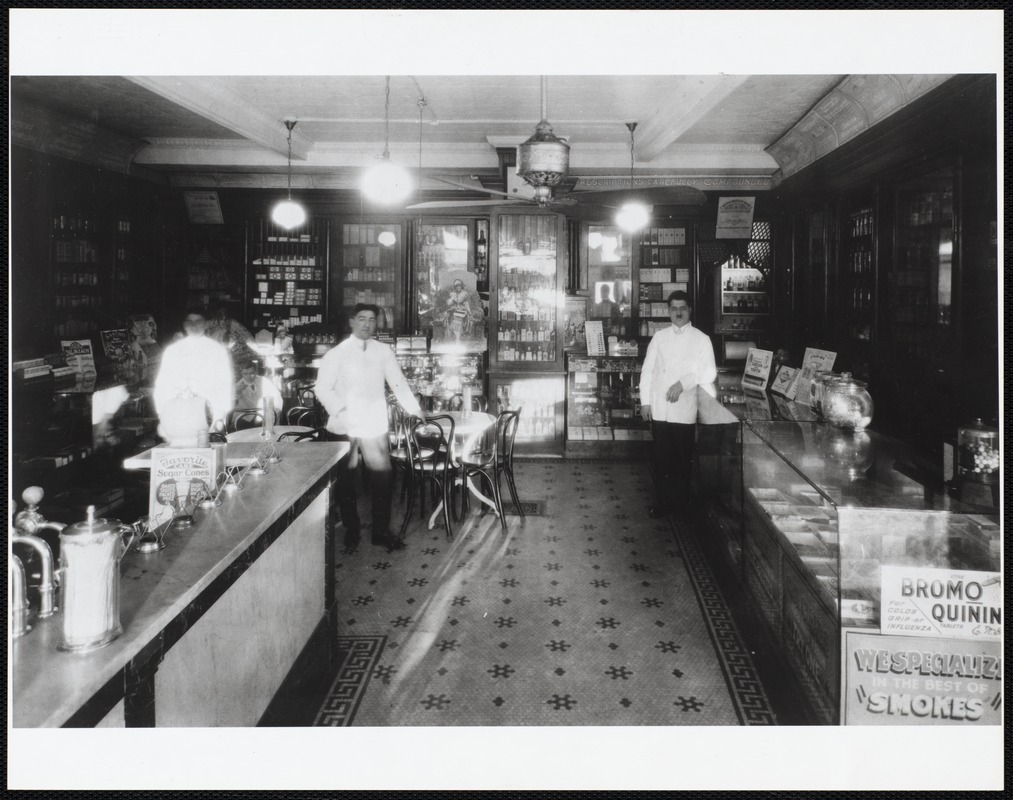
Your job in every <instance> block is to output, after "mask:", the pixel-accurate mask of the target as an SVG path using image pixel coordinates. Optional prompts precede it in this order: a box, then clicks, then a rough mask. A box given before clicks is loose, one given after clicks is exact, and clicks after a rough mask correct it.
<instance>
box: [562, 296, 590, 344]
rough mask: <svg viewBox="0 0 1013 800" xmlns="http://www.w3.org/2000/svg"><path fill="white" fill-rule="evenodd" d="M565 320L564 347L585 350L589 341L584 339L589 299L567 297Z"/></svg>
mask: <svg viewBox="0 0 1013 800" xmlns="http://www.w3.org/2000/svg"><path fill="white" fill-rule="evenodd" d="M565 315H566V316H565V317H564V318H563V346H564V347H566V348H568V349H571V348H572V349H580V350H583V349H584V347H585V345H586V342H587V340H586V339H585V337H584V323H585V322H586V321H587V298H586V297H567V298H566V309H565Z"/></svg>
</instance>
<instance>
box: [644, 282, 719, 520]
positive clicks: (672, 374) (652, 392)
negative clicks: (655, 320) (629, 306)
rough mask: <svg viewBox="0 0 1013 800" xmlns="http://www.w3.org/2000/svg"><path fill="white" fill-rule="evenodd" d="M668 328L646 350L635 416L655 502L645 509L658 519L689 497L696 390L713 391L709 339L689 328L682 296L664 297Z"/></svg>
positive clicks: (685, 297) (714, 372)
mask: <svg viewBox="0 0 1013 800" xmlns="http://www.w3.org/2000/svg"><path fill="white" fill-rule="evenodd" d="M668 316H669V319H671V320H672V326H671V327H669V328H665V329H664V330H662V331H660V332H658V333H657V334H655V335H654V338H652V339H651V342H650V344H649V345H648V346H647V355H646V356H645V357H644V366H643V370H642V372H641V373H640V403H641V414H642V415H643V417H644V419H645V420H647V421H648V422H650V423H651V435H652V437H653V439H654V442H653V447H652V450H653V455H654V479H655V485H656V489H657V502H656V504H655V505H654V506H652V507H651V508H650V509H649V513H650V515H651V516H652V517H662V516H665V515H667V514H668V513H669V512H671V511H674V510H676V509H679V508H682V507H685V506H686V504H687V503H688V502H689V497H690V482H691V480H692V475H691V464H692V460H693V449H694V446H695V443H696V407H697V399H696V398H697V387H698V386H700V387H703V388H704V390H705V391H708V392H710V393H713V392H714V386H713V384H714V381H715V379H716V378H717V366H716V364H715V361H714V346H713V345H712V344H711V340H710V337H709V336H707V334H705V333H703V332H702V331H699V330H697V329H696V328H694V327H693V325H692V323H691V322H690V318H691V316H692V308H691V307H690V305H689V296H688V295H687V294H686V292H679V291H676V292H672V293H671V294H670V295H669V296H668Z"/></svg>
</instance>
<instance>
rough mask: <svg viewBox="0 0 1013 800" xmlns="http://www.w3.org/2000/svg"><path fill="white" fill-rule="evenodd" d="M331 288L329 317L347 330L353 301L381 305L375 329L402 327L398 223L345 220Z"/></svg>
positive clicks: (401, 241)
mask: <svg viewBox="0 0 1013 800" xmlns="http://www.w3.org/2000/svg"><path fill="white" fill-rule="evenodd" d="M340 235H341V240H340V244H339V248H338V253H339V254H340V255H339V258H338V259H335V261H336V263H337V264H338V265H339V266H338V268H337V269H336V270H335V274H334V280H333V283H332V286H333V288H332V291H331V311H332V313H331V317H332V320H331V321H332V322H333V323H335V324H336V325H337V328H338V330H340V331H342V332H347V330H348V318H349V313H350V312H351V310H352V308H353V306H355V304H356V303H370V304H372V305H376V306H379V307H380V319H378V320H377V331H378V332H385V333H387V334H393V333H394V332H396V331H399V330H402V327H401V326H402V324H403V320H402V317H401V314H402V305H403V297H404V293H403V291H402V283H403V280H404V271H403V269H402V260H403V256H402V254H403V252H404V247H403V245H404V228H403V226H402V224H401V223H399V222H358V223H350V222H345V223H343V224H342V225H341V226H340Z"/></svg>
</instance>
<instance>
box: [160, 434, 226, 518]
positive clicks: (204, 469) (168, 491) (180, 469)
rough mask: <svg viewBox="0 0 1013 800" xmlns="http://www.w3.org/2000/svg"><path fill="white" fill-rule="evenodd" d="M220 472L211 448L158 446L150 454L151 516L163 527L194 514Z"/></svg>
mask: <svg viewBox="0 0 1013 800" xmlns="http://www.w3.org/2000/svg"><path fill="white" fill-rule="evenodd" d="M216 478H217V469H216V464H215V450H214V448H211V447H192V448H182V447H156V448H155V449H154V450H153V451H152V452H151V487H150V489H149V493H148V516H149V517H151V519H152V522H153V523H155V524H158V525H164V524H165V523H166V522H169V521H170V520H171V519H172V518H173V517H176V516H183V515H186V514H192V513H193V510H194V509H195V508H196V507H197V504H198V503H199V502H200V501H201V500H203V499H204V498H205V497H206V496H207V495H208V494H209V493H210V492H211V490H212V488H213V487H214V486H215V483H216Z"/></svg>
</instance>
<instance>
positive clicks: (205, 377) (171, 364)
mask: <svg viewBox="0 0 1013 800" xmlns="http://www.w3.org/2000/svg"><path fill="white" fill-rule="evenodd" d="M206 325H207V320H206V318H205V317H204V312H203V311H201V310H200V309H196V308H195V309H191V310H189V311H187V314H186V317H185V318H184V320H183V330H184V331H185V333H186V335H185V336H184V337H183V338H182V339H180V340H179V341H176V342H173V343H172V344H170V345H169V346H168V347H166V348H165V351H164V352H163V353H162V363H161V365H160V366H159V369H158V376H157V377H156V378H155V386H154V391H153V392H152V396H153V399H154V401H155V412H156V413H157V414H158V419H159V433H160V434H161V436H162V438H164V439H167V440H168V441H169V442H170V443H172V442H175V443H176V444H179V443H180V442H181V441H182V442H186V443H189V440H190V439H191V438H193V440H194V442H193V444H191V445H190V446H195V445H196V443H197V433H196V432H197V431H198V430H199V429H202V428H207V427H208V422H209V420H208V419H207V418H206V417H205V405H206V407H207V408H209V409H210V415H211V420H210V423H211V425H210V427H211V429H212V430H222V429H223V428H224V424H225V422H224V421H225V415H226V414H228V413H229V411H230V410H231V409H232V404H233V385H232V381H233V378H232V362H231V360H230V359H229V351H228V350H226V349H225V347H224V346H222V345H221V344H219V343H218V342H216V341H214V340H213V339H210V338H208V337H207V336H205V335H204V331H205V328H206ZM194 398H197V399H198V401H197V402H194ZM200 400H203V401H204V402H203V403H202V402H199V401H200Z"/></svg>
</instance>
